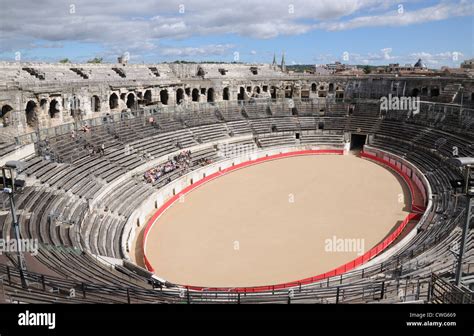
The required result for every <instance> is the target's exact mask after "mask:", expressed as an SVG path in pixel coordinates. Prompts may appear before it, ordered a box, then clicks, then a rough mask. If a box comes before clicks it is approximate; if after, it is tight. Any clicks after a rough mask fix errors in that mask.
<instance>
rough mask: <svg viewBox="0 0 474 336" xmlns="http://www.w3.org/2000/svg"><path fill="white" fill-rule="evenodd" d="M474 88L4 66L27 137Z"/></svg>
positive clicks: (181, 68) (437, 96)
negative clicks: (225, 107)
mask: <svg viewBox="0 0 474 336" xmlns="http://www.w3.org/2000/svg"><path fill="white" fill-rule="evenodd" d="M473 92H474V80H472V79H463V78H448V77H395V76H393V75H391V76H389V75H386V76H382V75H368V76H358V77H351V76H315V75H310V74H291V73H290V74H289V73H284V72H282V71H280V70H279V68H277V67H272V66H271V65H268V64H255V65H245V64H148V65H146V64H140V65H137V64H128V65H122V64H44V63H0V108H1V113H0V126H3V129H6V127H10V128H14V129H15V133H16V134H18V133H26V132H31V131H32V130H34V129H36V128H37V127H39V128H48V127H53V126H58V125H61V124H63V123H70V122H72V121H74V120H75V119H88V118H95V117H99V116H100V115H101V114H107V113H116V112H117V113H119V112H121V111H123V110H124V109H127V108H130V109H136V108H139V107H143V106H145V105H158V106H165V105H176V104H190V105H192V104H194V105H197V104H200V103H209V102H216V103H217V102H225V101H234V102H235V101H239V100H241V101H242V100H244V101H245V100H249V99H252V98H267V99H269V98H273V99H282V98H292V99H295V100H298V99H315V98H318V99H323V100H328V101H333V100H342V99H346V100H348V99H349V100H350V99H352V98H361V99H364V98H369V99H377V98H379V97H381V96H386V95H388V94H390V93H391V94H393V95H398V96H403V95H404V96H419V97H420V98H421V99H422V100H423V99H426V100H430V101H439V102H443V103H460V102H461V101H463V103H464V104H465V106H470V107H472V106H473V105H474V103H473V100H474V93H473Z"/></svg>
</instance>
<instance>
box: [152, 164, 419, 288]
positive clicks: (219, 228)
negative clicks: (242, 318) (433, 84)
mask: <svg viewBox="0 0 474 336" xmlns="http://www.w3.org/2000/svg"><path fill="white" fill-rule="evenodd" d="M401 195H403V197H402V196H401ZM408 204H410V194H409V190H408V188H407V186H406V185H405V183H404V182H403V180H402V179H401V178H400V177H399V176H398V175H396V174H395V173H394V172H392V171H390V170H389V169H388V168H385V167H383V166H380V165H378V164H376V163H374V162H371V161H369V160H365V159H361V158H359V157H357V156H355V155H309V156H297V157H290V158H284V159H278V160H272V161H266V162H263V163H260V164H257V165H252V166H249V167H246V168H243V169H239V170H236V171H233V172H230V173H228V174H225V175H223V176H222V177H219V178H217V179H215V180H212V181H209V182H208V183H205V184H204V185H202V186H200V187H198V188H196V189H194V190H192V191H191V192H190V193H188V194H187V195H186V196H185V197H184V199H183V200H182V202H175V203H174V204H173V205H172V206H171V207H170V208H169V209H168V210H167V211H166V212H165V213H164V214H163V215H162V216H161V217H160V218H158V220H157V221H156V222H155V223H154V225H153V227H152V228H151V230H150V231H149V233H148V238H147V244H146V246H145V253H146V255H147V258H148V259H149V261H150V263H151V265H152V266H153V268H154V269H155V272H156V274H157V275H158V276H159V277H161V278H164V279H166V280H168V281H170V282H172V283H177V284H182V285H194V286H203V287H249V286H260V285H273V284H279V283H285V282H290V281H295V280H300V279H304V278H308V277H311V276H315V275H318V274H321V273H324V272H327V271H329V270H331V269H333V268H336V267H338V266H340V265H342V264H344V263H346V262H348V261H351V260H353V259H355V258H357V257H358V256H359V255H360V253H361V252H366V251H368V250H369V249H370V248H371V247H373V246H375V245H376V244H377V243H379V242H380V241H382V240H383V239H384V237H386V236H387V235H388V233H389V232H390V231H391V230H392V229H394V228H395V227H396V226H397V225H398V224H399V223H400V222H401V221H403V219H404V218H405V217H406V215H407V214H408V208H407V205H408ZM354 239H355V240H354ZM343 242H344V243H349V244H348V245H346V246H349V250H345V251H338V250H337V249H338V246H339V247H340V244H341V243H343ZM355 242H357V244H358V245H354V244H352V243H355ZM334 243H336V245H335V244H334ZM338 244H339V245H338ZM350 246H352V247H350ZM361 247H363V251H361V250H360V248H361Z"/></svg>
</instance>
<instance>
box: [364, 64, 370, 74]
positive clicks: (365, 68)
mask: <svg viewBox="0 0 474 336" xmlns="http://www.w3.org/2000/svg"><path fill="white" fill-rule="evenodd" d="M363 70H364V73H365V74H369V73H371V72H372V69H371V68H370V66H368V65H366V66H364V67H363Z"/></svg>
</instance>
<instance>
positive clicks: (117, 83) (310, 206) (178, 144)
mask: <svg viewBox="0 0 474 336" xmlns="http://www.w3.org/2000/svg"><path fill="white" fill-rule="evenodd" d="M420 64H421V61H420ZM394 71H395V70H394ZM473 90H474V82H473V80H472V77H469V76H468V75H466V76H454V75H450V74H448V73H442V74H441V73H437V74H433V73H431V72H430V71H428V70H427V69H425V68H423V67H422V66H421V65H416V66H415V67H414V73H412V74H410V75H406V74H404V73H402V72H400V73H397V75H396V76H395V75H393V74H392V73H385V74H358V75H350V74H346V75H337V74H327V75H320V74H314V73H290V72H289V71H287V69H286V67H285V65H284V63H283V62H282V65H281V66H279V65H277V64H276V63H275V62H274V63H273V64H243V63H242V64H227V63H222V64H210V63H209V64H208V63H186V64H180V63H173V64H168V63H160V64H126V63H123V62H119V63H110V64H89V63H87V64H72V63H66V64H50V63H25V62H22V63H20V62H2V63H0V108H1V119H0V120H1V121H0V124H1V125H2V127H1V128H0V163H1V166H2V167H3V172H2V173H3V176H4V177H6V178H5V179H3V178H2V182H1V183H2V184H3V186H2V188H3V189H4V191H5V192H4V193H2V199H1V202H0V204H1V205H2V208H1V211H0V235H1V237H0V238H1V239H3V240H4V241H9V240H10V239H26V240H28V239H29V240H37V241H38V242H39V250H38V251H23V253H16V252H14V251H10V252H8V253H5V254H2V255H0V273H1V275H2V276H4V279H7V280H6V281H3V282H2V285H1V287H0V289H1V290H0V301H1V302H5V303H104V302H107V303H213V302H219V303H285V304H286V303H374V302H377V303H400V302H416V303H432V302H446V300H447V299H446V298H447V297H448V296H446V295H444V293H445V292H444V291H446V290H447V289H446V288H450V290H452V291H456V293H458V294H459V295H458V296H449V297H450V298H454V297H456V298H462V300H467V298H468V297H469V295H468V294H466V293H468V291H469V286H471V282H472V272H473V270H474V267H473V266H472V265H473V258H474V256H473V254H472V243H473V241H472V228H471V227H472V224H471V226H469V225H468V226H467V231H465V230H463V228H465V227H466V226H465V223H466V220H467V223H468V224H469V223H470V222H469V220H470V217H469V216H468V211H466V210H467V209H470V208H469V204H470V203H468V201H467V198H466V197H464V194H463V189H462V186H463V185H465V184H463V183H464V181H466V179H467V181H469V179H471V176H467V177H466V172H468V173H469V170H466V168H465V166H463V165H459V162H461V163H463V162H466V161H465V158H472V157H473V156H474V147H473V143H474V133H473V125H474V91H473ZM390 96H396V97H415V98H417V99H418V100H419V101H420V104H419V109H418V110H417V111H416V113H414V111H412V110H411V109H410V108H409V107H400V109H391V108H387V109H386V108H383V106H381V104H380V102H381V98H382V97H390ZM461 159H463V160H461ZM468 175H469V174H468ZM12 177H13V178H12ZM13 210H14V211H13ZM471 222H472V221H471ZM463 232H467V233H466V235H465V236H463ZM341 242H342V243H341ZM461 242H465V244H464V247H465V248H464V250H465V253H464V259H463V262H462V263H460V264H459V265H460V266H459V272H461V273H460V274H462V275H463V279H464V285H463V286H464V287H462V288H461V287H456V286H454V285H453V282H454V279H455V278H456V277H457V276H456V274H459V272H458V271H456V265H458V263H457V260H458V259H457V257H456V254H455V253H453V251H458V250H456V249H459V248H458V246H459V244H460V243H461ZM33 252H35V253H33ZM36 252H37V253H36ZM454 287H455V288H457V289H453V288H454ZM71 289H73V290H74V291H75V292H76V293H80V295H76V296H73V297H71V296H70V295H69V294H68V293H70V291H71ZM453 300H454V299H453ZM459 300H461V299H459ZM464 302H465V301H464Z"/></svg>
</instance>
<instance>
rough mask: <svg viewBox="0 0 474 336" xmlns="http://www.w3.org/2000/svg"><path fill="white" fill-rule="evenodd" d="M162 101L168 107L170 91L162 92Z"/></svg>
mask: <svg viewBox="0 0 474 336" xmlns="http://www.w3.org/2000/svg"><path fill="white" fill-rule="evenodd" d="M160 101H161V104H163V105H168V90H161V91H160Z"/></svg>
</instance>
